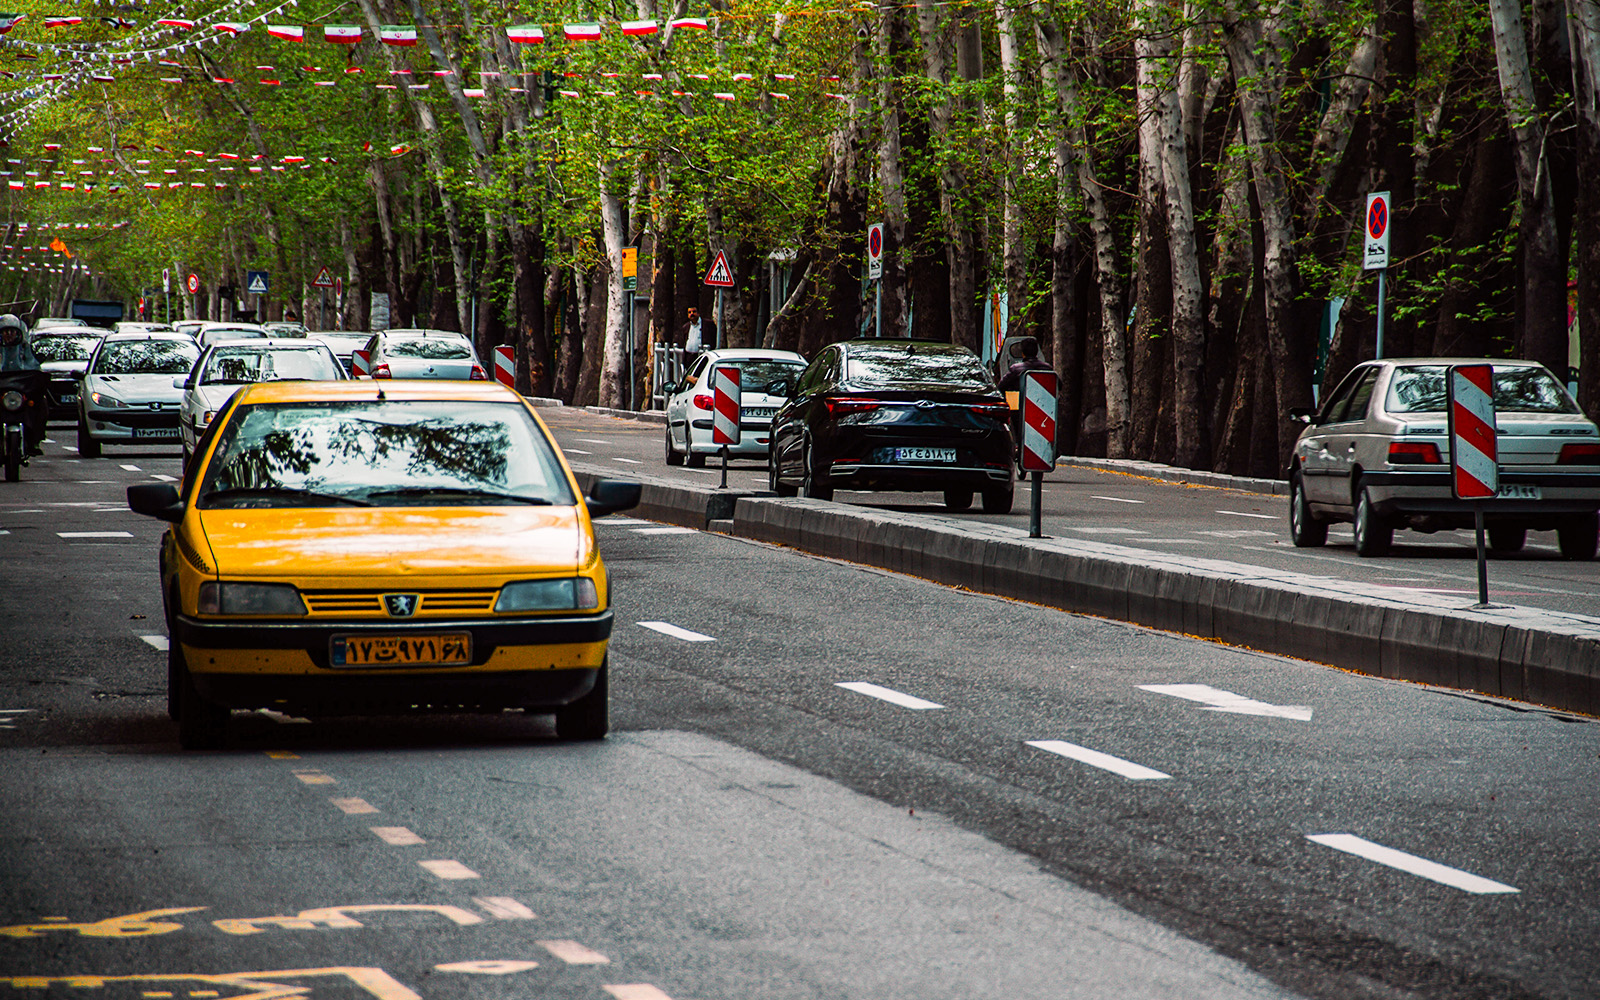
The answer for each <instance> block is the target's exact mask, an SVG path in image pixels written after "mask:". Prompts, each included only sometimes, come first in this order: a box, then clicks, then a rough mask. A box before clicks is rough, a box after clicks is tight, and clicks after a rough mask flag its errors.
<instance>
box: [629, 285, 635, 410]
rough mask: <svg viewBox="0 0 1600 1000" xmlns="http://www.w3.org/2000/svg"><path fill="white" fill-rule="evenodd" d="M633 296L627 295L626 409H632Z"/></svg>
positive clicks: (630, 293) (631, 294)
mask: <svg viewBox="0 0 1600 1000" xmlns="http://www.w3.org/2000/svg"><path fill="white" fill-rule="evenodd" d="M633 294H634V293H632V292H629V293H628V409H630V410H631V409H633V408H634V406H633V338H634V332H633Z"/></svg>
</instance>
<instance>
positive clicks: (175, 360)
mask: <svg viewBox="0 0 1600 1000" xmlns="http://www.w3.org/2000/svg"><path fill="white" fill-rule="evenodd" d="M199 357H200V348H199V347H198V346H196V345H195V342H194V341H193V340H190V339H189V338H188V337H185V336H184V335H183V334H181V333H109V334H106V336H105V339H104V340H102V341H100V345H99V346H98V347H96V348H95V352H94V356H93V357H91V358H90V359H89V364H88V366H87V367H86V369H85V370H84V373H83V389H82V390H81V391H80V392H79V394H78V454H79V455H80V456H82V457H84V458H96V457H98V456H99V454H100V448H101V446H102V445H107V444H142V443H145V442H148V441H163V442H171V443H172V444H177V443H179V441H180V438H179V436H178V413H179V409H180V407H181V406H182V403H183V390H182V389H178V388H176V387H174V386H173V384H172V377H173V376H174V375H182V374H185V373H187V372H188V371H189V369H190V368H192V367H194V363H195V360H196V359H197V358H199Z"/></svg>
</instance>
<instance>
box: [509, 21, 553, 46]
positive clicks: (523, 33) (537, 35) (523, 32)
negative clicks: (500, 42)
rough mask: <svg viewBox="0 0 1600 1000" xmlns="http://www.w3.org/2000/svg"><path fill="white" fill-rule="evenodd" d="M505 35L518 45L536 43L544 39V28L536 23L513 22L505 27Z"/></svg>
mask: <svg viewBox="0 0 1600 1000" xmlns="http://www.w3.org/2000/svg"><path fill="white" fill-rule="evenodd" d="M506 37H507V38H509V39H510V40H511V41H513V42H516V43H517V44H518V45H537V44H539V43H540V42H542V41H544V29H543V28H541V27H539V26H538V25H537V24H514V25H512V26H511V27H509V28H507V29H506Z"/></svg>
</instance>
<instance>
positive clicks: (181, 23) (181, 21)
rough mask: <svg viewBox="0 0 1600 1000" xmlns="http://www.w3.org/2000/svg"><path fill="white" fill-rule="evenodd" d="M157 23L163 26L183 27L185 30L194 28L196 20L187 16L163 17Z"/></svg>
mask: <svg viewBox="0 0 1600 1000" xmlns="http://www.w3.org/2000/svg"><path fill="white" fill-rule="evenodd" d="M156 23H157V24H159V25H161V26H162V27H163V28H181V29H182V30H184V31H193V30H194V22H193V21H191V20H189V19H188V18H186V17H163V18H161V19H160V20H158V21H156Z"/></svg>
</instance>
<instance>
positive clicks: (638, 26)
mask: <svg viewBox="0 0 1600 1000" xmlns="http://www.w3.org/2000/svg"><path fill="white" fill-rule="evenodd" d="M660 30H661V29H660V27H658V26H657V25H656V22H654V21H623V22H622V33H623V34H624V35H653V34H655V33H656V32H657V31H660Z"/></svg>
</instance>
